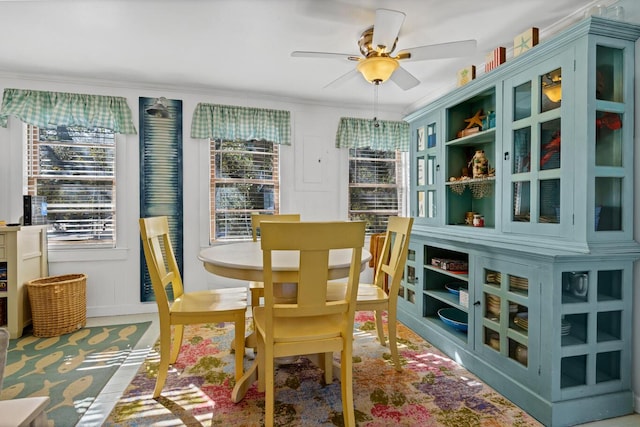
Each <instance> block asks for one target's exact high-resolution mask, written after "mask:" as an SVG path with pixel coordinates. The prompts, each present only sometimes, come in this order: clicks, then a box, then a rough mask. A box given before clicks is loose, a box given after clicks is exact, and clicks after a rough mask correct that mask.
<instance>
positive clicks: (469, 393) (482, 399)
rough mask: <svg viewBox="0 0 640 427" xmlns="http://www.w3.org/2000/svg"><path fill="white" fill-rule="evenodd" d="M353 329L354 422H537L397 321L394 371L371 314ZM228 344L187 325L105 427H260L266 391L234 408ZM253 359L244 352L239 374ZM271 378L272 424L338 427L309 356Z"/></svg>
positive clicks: (492, 426)
mask: <svg viewBox="0 0 640 427" xmlns="http://www.w3.org/2000/svg"><path fill="white" fill-rule="evenodd" d="M385 325H386V323H385ZM355 326H356V331H355V333H354V337H355V340H354V351H353V353H354V365H353V382H354V385H353V387H354V405H355V411H356V421H357V424H358V425H359V426H369V427H374V426H393V425H396V426H422V427H432V426H434V427H435V426H447V427H470V426H482V427H500V426H510V427H511V426H519V427H526V426H541V424H539V423H538V422H537V421H536V420H535V419H533V418H532V417H531V416H529V415H528V414H527V413H525V412H524V411H523V410H521V409H520V408H518V407H517V406H515V405H514V404H513V403H511V402H510V401H509V400H508V399H506V398H505V397H504V396H502V395H500V394H499V393H497V392H496V391H495V390H493V389H492V388H490V387H489V386H487V385H486V384H484V383H482V382H481V381H480V380H479V379H478V378H477V377H475V376H474V375H472V374H470V373H469V372H468V371H467V370H465V369H464V368H462V367H461V366H460V365H458V364H456V363H455V362H454V361H453V360H451V359H450V358H448V357H446V356H445V355H444V354H443V353H441V352H440V351H439V350H437V349H436V348H435V347H433V346H432V345H431V344H429V343H428V342H426V341H424V340H423V339H422V338H421V337H419V336H418V335H417V334H415V333H413V332H412V331H411V330H409V329H408V328H407V327H405V326H404V325H398V336H399V351H400V355H401V359H402V363H403V371H402V372H400V373H398V372H396V371H395V369H394V367H393V365H392V363H391V362H390V353H389V350H388V347H383V346H381V345H380V344H379V343H378V341H377V339H376V333H375V326H374V322H373V316H372V314H370V313H367V312H361V313H356V325H355ZM232 339H233V325H232V324H219V325H213V324H210V325H199V326H188V327H186V328H185V339H184V342H183V347H182V350H181V353H180V356H179V357H178V360H177V362H176V364H175V365H174V366H173V368H172V370H171V372H170V373H169V376H168V379H167V383H166V384H165V387H164V389H163V393H162V396H160V398H158V400H157V401H156V400H154V399H152V398H151V393H152V392H153V387H154V385H155V370H156V369H157V366H158V357H157V353H154V352H151V353H150V356H149V358H148V359H147V360H146V362H145V363H144V364H143V366H142V367H141V368H140V370H139V372H138V374H137V375H136V376H135V378H134V380H133V381H132V382H131V384H130V385H129V386H128V387H127V389H126V390H125V392H124V394H123V396H122V397H121V398H120V400H119V402H118V403H117V404H116V406H115V408H114V410H113V411H112V413H111V414H110V415H109V417H108V419H107V420H106V422H105V424H104V425H105V426H143V425H144V426H149V425H186V426H231V425H233V426H261V425H264V394H263V393H259V392H258V391H257V383H256V384H254V385H252V386H251V388H250V389H249V390H248V392H247V394H246V395H245V397H244V399H243V400H242V401H241V402H239V403H237V404H235V403H233V402H231V390H232V388H233V385H234V383H235V381H234V379H233V373H234V361H233V354H231V353H230V351H229V348H230V345H231V341H232ZM252 357H253V352H252V350H247V357H246V358H245V368H247V367H248V366H249V365H250V363H251V362H252V360H250V359H251V358H252ZM335 357H336V358H337V355H335ZM275 381H276V408H275V413H276V416H275V420H274V421H275V425H276V426H342V425H343V419H342V403H341V393H340V381H339V380H337V379H336V380H334V381H333V383H332V384H329V385H323V375H322V371H321V370H320V369H318V368H317V367H315V366H314V365H313V364H311V362H309V360H308V359H306V358H304V357H302V358H299V359H298V361H296V362H294V363H291V364H286V365H281V366H279V367H278V368H277V370H276V378H275Z"/></svg>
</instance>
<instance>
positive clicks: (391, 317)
mask: <svg viewBox="0 0 640 427" xmlns="http://www.w3.org/2000/svg"><path fill="white" fill-rule="evenodd" d="M396 325H397V323H396V315H395V313H393V314H392V313H391V312H389V314H388V319H387V327H388V328H389V349H390V350H391V359H392V360H393V364H394V365H395V367H396V371H398V372H401V371H402V366H400V356H399V355H398V342H397V340H398V339H397V337H396V329H397V328H396Z"/></svg>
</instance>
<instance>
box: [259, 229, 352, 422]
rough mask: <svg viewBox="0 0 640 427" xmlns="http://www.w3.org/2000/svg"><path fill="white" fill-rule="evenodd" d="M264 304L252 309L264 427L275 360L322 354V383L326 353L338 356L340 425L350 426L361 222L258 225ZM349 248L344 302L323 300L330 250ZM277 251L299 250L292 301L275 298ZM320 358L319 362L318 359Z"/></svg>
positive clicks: (328, 369)
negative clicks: (263, 410) (263, 394)
mask: <svg viewBox="0 0 640 427" xmlns="http://www.w3.org/2000/svg"><path fill="white" fill-rule="evenodd" d="M261 228H262V237H261V245H262V250H263V266H264V306H257V307H254V308H253V316H254V322H255V326H256V331H257V334H258V355H257V358H258V379H259V381H258V389H259V391H265V394H266V396H265V425H266V426H272V425H273V416H274V402H275V390H274V358H276V357H287V356H297V355H306V354H320V355H325V354H326V355H327V356H328V357H327V359H325V360H324V363H323V367H324V369H325V379H326V377H327V375H332V369H331V367H332V361H331V353H333V352H340V354H341V363H340V367H341V374H340V378H341V390H342V408H343V416H344V424H345V426H354V425H355V411H354V407H353V384H352V350H353V321H354V312H355V311H354V310H355V300H356V294H357V291H358V281H359V277H360V267H361V256H362V246H363V245H364V232H365V224H364V222H297V223H296V222H283V223H278V222H263V223H262V224H261ZM338 248H346V249H351V252H352V258H351V263H350V269H349V279H348V282H347V285H346V292H345V294H344V298H342V299H339V300H336V301H329V302H328V301H327V299H326V296H327V295H326V294H327V281H328V272H329V270H328V262H329V250H330V249H338ZM281 250H289V251H299V256H300V264H299V272H298V280H297V282H296V283H297V295H296V297H297V300H296V302H295V303H281V302H279V301H277V300H276V299H275V298H274V283H273V279H272V267H271V260H272V257H273V256H277V255H275V254H274V252H277V251H281ZM321 359H324V358H321ZM327 362H328V363H327Z"/></svg>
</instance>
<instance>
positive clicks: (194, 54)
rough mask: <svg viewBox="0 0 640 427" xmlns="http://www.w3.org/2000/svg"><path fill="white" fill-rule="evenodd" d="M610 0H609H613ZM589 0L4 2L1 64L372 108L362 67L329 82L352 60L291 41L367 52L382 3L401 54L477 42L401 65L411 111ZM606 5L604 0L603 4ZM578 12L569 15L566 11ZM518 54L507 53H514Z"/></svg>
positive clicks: (389, 91)
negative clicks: (470, 68)
mask: <svg viewBox="0 0 640 427" xmlns="http://www.w3.org/2000/svg"><path fill="white" fill-rule="evenodd" d="M605 2H606V1H605ZM591 3H595V2H590V1H587V0H482V1H477V0H388V1H386V0H380V1H365V0H155V1H152V0H128V1H127V0H79V1H72V0H52V1H0V36H1V40H2V43H0V73H2V74H3V75H8V76H12V75H14V74H16V73H17V74H20V75H22V74H24V73H28V74H34V75H36V76H38V75H48V76H57V77H62V78H63V79H67V80H71V81H77V80H86V79H88V81H94V80H101V81H102V80H106V81H116V82H119V84H125V85H128V84H135V85H142V86H145V87H157V88H166V90H174V89H181V90H182V89H187V90H198V91H214V90H215V91H219V90H223V91H225V92H227V91H233V92H234V93H236V92H239V93H240V96H243V97H272V96H275V97H283V98H285V99H302V100H313V101H318V102H323V103H324V102H327V103H339V104H343V105H345V104H347V105H363V104H372V103H373V93H374V90H373V86H372V85H370V84H369V83H367V82H365V81H364V79H363V78H362V77H361V76H359V75H358V76H356V77H355V78H353V79H351V80H348V81H347V82H344V83H343V84H341V85H333V86H331V87H328V88H325V86H326V85H327V84H328V83H330V82H332V81H333V80H335V79H336V78H338V77H339V76H341V75H343V74H345V73H347V72H348V71H350V70H351V69H352V68H353V67H355V63H354V62H349V61H344V60H336V59H309V58H292V57H291V56H290V53H291V52H292V51H294V50H310V51H324V52H338V53H353V54H359V50H358V45H357V40H358V38H359V36H360V34H361V33H362V31H363V30H364V29H365V28H367V27H368V26H370V25H373V22H374V14H375V9H376V8H379V7H381V8H388V9H395V10H400V11H402V12H404V13H406V15H407V16H406V19H405V21H404V25H403V27H402V29H401V31H400V35H399V41H398V44H397V48H396V51H398V50H401V49H406V48H411V47H416V46H422V45H428V44H437V43H444V42H448V41H454V40H463V39H476V40H477V41H478V49H477V52H476V53H475V54H474V55H473V56H472V57H466V58H457V59H439V60H429V61H418V62H409V63H407V62H404V63H402V66H403V67H405V69H406V70H407V71H409V72H410V73H412V74H413V75H414V76H415V77H417V78H418V79H419V80H420V81H421V84H420V85H418V86H416V87H415V88H412V89H410V90H407V91H403V90H401V89H400V88H399V87H397V86H396V85H395V84H394V83H393V82H386V83H384V84H383V85H382V86H381V87H380V90H379V94H378V97H379V98H378V99H379V104H380V108H381V109H388V110H393V111H400V112H403V113H406V112H409V111H412V110H413V109H415V108H416V107H417V106H421V105H422V104H424V103H426V102H427V101H428V100H429V99H432V98H433V97H434V96H436V95H437V94H439V93H442V92H443V91H444V90H449V89H450V88H452V87H453V86H455V74H456V71H457V70H458V69H460V68H462V67H464V66H466V65H470V64H475V65H476V67H477V68H478V70H479V71H481V70H482V64H483V63H484V58H485V54H486V53H488V52H490V51H492V50H493V49H494V48H495V47H497V46H505V47H507V49H509V48H510V47H512V45H513V38H514V37H515V36H516V35H517V34H519V33H521V32H522V31H524V30H526V29H527V28H529V27H538V28H540V30H541V39H542V41H544V38H545V37H548V36H550V35H551V34H552V33H553V32H555V31H557V29H558V28H560V27H563V26H565V25H567V24H568V23H571V22H573V21H575V20H577V19H580V18H582V17H583V16H584V11H585V9H587V8H589V7H590V4H591ZM600 3H602V1H601V2H600ZM567 17H569V18H567ZM507 57H508V58H509V54H508V56H507Z"/></svg>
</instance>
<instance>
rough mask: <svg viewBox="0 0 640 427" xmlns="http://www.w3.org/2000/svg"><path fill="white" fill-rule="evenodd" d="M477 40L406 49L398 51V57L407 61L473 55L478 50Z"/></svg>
mask: <svg viewBox="0 0 640 427" xmlns="http://www.w3.org/2000/svg"><path fill="white" fill-rule="evenodd" d="M477 45H478V42H477V41H476V40H460V41H457V42H449V43H441V44H431V45H427V46H418V47H413V48H411V49H404V50H402V51H400V52H398V55H397V57H398V59H403V60H405V61H423V60H425V59H441V58H457V57H460V56H467V55H471V54H472V53H473V52H475V50H476V46H477Z"/></svg>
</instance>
